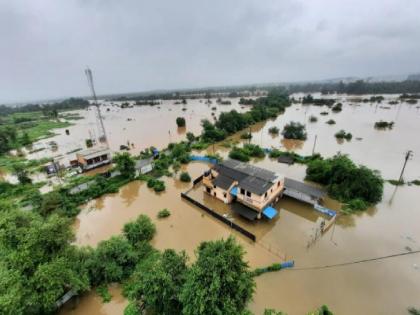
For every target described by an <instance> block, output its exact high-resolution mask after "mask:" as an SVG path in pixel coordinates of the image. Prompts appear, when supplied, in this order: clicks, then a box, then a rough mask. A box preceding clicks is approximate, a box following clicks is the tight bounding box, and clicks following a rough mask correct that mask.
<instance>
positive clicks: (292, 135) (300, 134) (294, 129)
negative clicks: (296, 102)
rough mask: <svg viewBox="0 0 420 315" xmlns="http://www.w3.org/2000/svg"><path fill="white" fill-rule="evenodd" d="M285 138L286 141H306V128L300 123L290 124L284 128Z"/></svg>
mask: <svg viewBox="0 0 420 315" xmlns="http://www.w3.org/2000/svg"><path fill="white" fill-rule="evenodd" d="M282 134H283V137H284V138H286V139H295V140H306V130H305V126H304V125H302V124H301V123H298V122H294V121H292V122H290V123H289V124H287V125H285V126H284V129H283V132H282Z"/></svg>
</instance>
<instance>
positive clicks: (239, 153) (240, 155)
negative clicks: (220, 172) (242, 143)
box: [229, 147, 249, 162]
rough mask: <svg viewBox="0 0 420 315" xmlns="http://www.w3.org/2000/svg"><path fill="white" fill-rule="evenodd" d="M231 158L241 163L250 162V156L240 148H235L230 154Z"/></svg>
mask: <svg viewBox="0 0 420 315" xmlns="http://www.w3.org/2000/svg"><path fill="white" fill-rule="evenodd" d="M229 157H230V158H231V159H234V160H239V161H242V162H248V161H249V156H248V154H247V153H246V151H245V150H244V149H242V148H238V147H234V148H233V149H232V150H231V151H230V152H229Z"/></svg>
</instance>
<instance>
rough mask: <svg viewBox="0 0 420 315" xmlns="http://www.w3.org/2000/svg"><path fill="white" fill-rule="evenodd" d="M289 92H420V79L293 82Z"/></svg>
mask: <svg viewBox="0 0 420 315" xmlns="http://www.w3.org/2000/svg"><path fill="white" fill-rule="evenodd" d="M287 90H288V92H289V93H297V92H303V93H312V92H321V93H323V94H330V93H340V94H359V95H360V94H397V93H420V81H415V80H406V81H401V82H397V81H393V82H367V81H364V80H357V81H354V82H349V83H344V82H342V81H340V82H337V83H323V82H321V83H308V84H293V85H289V86H288V88H287Z"/></svg>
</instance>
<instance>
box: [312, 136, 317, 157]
mask: <svg viewBox="0 0 420 315" xmlns="http://www.w3.org/2000/svg"><path fill="white" fill-rule="evenodd" d="M316 139H318V135H315V139H314V146H313V147H312V155H314V153H315V146H316Z"/></svg>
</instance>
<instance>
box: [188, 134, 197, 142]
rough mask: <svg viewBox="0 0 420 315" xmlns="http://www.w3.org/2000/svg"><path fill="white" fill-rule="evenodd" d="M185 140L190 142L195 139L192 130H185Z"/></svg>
mask: <svg viewBox="0 0 420 315" xmlns="http://www.w3.org/2000/svg"><path fill="white" fill-rule="evenodd" d="M187 141H188V142H189V143H192V142H194V141H195V136H194V134H193V133H192V132H187Z"/></svg>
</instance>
